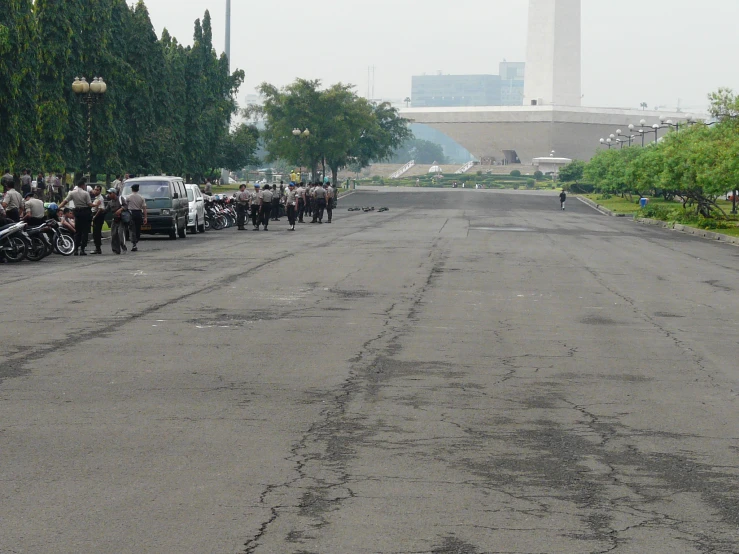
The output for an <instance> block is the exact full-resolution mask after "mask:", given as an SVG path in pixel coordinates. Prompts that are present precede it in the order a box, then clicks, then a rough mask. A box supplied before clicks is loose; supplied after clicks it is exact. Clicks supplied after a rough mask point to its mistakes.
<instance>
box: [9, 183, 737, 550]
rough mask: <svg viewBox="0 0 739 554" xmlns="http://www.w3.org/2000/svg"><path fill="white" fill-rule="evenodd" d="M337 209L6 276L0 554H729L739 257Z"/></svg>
mask: <svg viewBox="0 0 739 554" xmlns="http://www.w3.org/2000/svg"><path fill="white" fill-rule="evenodd" d="M339 206H340V207H339V209H338V210H337V211H336V212H335V217H334V223H333V224H332V225H325V224H324V225H310V224H305V225H302V226H299V227H298V232H296V233H288V232H286V229H287V223H286V220H285V219H283V221H281V222H280V223H275V224H273V225H270V231H269V232H268V233H264V232H261V233H253V232H248V233H247V232H242V233H240V232H237V231H236V230H225V231H220V232H208V233H206V234H205V235H198V236H194V237H193V236H191V237H190V238H188V239H187V240H178V241H175V242H170V241H168V240H166V239H158V238H157V239H147V240H144V241H142V243H141V244H140V250H141V251H140V252H138V253H136V254H128V255H125V256H120V257H114V256H113V255H112V254H111V253H110V246H109V245H108V244H107V243H106V244H104V246H103V249H104V252H105V255H104V256H100V257H88V258H62V257H60V256H52V257H51V258H49V259H47V260H44V261H43V262H41V263H38V264H32V263H30V262H24V263H22V264H18V265H4V266H0V275H2V281H3V288H2V292H1V293H0V296H1V297H2V305H3V317H2V322H3V323H2V326H0V340H1V341H2V346H3V351H4V353H3V357H2V359H1V360H0V506H2V512H1V513H0V526H1V527H2V533H0V553H2V554H10V553H27V554H46V553H53V554H63V553H69V554H82V553H84V554H86V553H117V554H129V553H130V554H144V553H147V554H148V553H152V554H153V553H157V554H161V553H166V554H168V553H183V554H184V553H192V554H204V553H207V554H210V553H212V554H250V553H255V554H272V553H276V554H281V553H290V554H293V553H294V554H370V553H382V554H396V553H397V554H400V553H418V554H420V553H454V554H487V553H516V554H519V553H520V554H524V553H531V554H533V553H562V554H578V553H583V554H589V553H606V552H612V553H617V554H644V553H650V554H655V553H660V554H661V553H665V554H675V553H680V554H682V553H686V554H687V553H696V554H697V553H709V552H710V553H735V552H739V356H738V354H739V338H738V337H739V333H738V331H739V325H738V323H737V321H738V316H739V278H738V277H739V271H738V270H739V249H738V248H736V247H734V246H729V245H723V244H719V243H714V242H710V241H706V240H702V239H698V238H694V237H689V236H686V235H683V234H680V233H676V232H671V231H666V230H662V229H654V228H650V227H644V226H640V225H637V224H635V223H633V222H631V221H629V220H626V219H623V218H609V217H606V216H603V215H601V214H599V213H597V212H595V211H593V210H592V209H591V208H589V207H587V206H585V205H584V204H582V203H580V202H578V201H577V200H575V199H574V198H571V199H570V200H569V201H568V206H567V211H566V212H561V211H560V210H559V202H558V198H557V193H551V192H550V193H526V192H523V191H521V192H514V191H501V192H498V191H476V190H470V189H456V190H445V191H431V190H428V189H380V190H378V191H362V192H357V193H354V194H351V195H349V196H347V197H345V198H343V199H341V200H340V204H339ZM351 206H358V207H362V206H374V207H376V208H380V207H383V206H386V207H388V208H390V210H389V211H387V212H383V213H378V212H377V211H375V212H369V213H365V212H362V211H359V212H349V211H347V208H348V207H351Z"/></svg>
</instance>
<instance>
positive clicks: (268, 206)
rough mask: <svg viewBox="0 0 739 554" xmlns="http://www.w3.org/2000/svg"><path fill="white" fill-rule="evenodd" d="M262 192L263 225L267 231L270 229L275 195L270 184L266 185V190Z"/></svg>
mask: <svg viewBox="0 0 739 554" xmlns="http://www.w3.org/2000/svg"><path fill="white" fill-rule="evenodd" d="M260 194H261V196H260V208H261V214H262V225H263V226H264V230H265V231H269V216H270V214H271V213H272V199H273V198H274V196H275V195H274V193H273V192H272V191H271V190H270V186H269V185H264V190H263V191H262V192H261V193H260Z"/></svg>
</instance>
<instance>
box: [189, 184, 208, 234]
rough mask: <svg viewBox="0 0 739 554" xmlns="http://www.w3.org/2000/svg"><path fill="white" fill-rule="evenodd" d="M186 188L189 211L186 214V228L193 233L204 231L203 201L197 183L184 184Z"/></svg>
mask: <svg viewBox="0 0 739 554" xmlns="http://www.w3.org/2000/svg"><path fill="white" fill-rule="evenodd" d="M185 188H186V189H187V200H188V201H189V203H190V211H189V214H188V216H187V229H188V230H189V231H190V232H191V233H193V234H195V233H204V232H205V201H204V199H203V193H202V192H200V187H199V186H197V185H185Z"/></svg>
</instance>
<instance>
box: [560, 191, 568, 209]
mask: <svg viewBox="0 0 739 554" xmlns="http://www.w3.org/2000/svg"><path fill="white" fill-rule="evenodd" d="M565 202H567V193H566V192H565V191H562V192H560V193H559V205H560V207H561V208H562V211H564V210H565Z"/></svg>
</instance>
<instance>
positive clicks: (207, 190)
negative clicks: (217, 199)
mask: <svg viewBox="0 0 739 554" xmlns="http://www.w3.org/2000/svg"><path fill="white" fill-rule="evenodd" d="M205 194H207V195H208V196H213V185H212V184H211V182H210V179H206V180H205Z"/></svg>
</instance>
